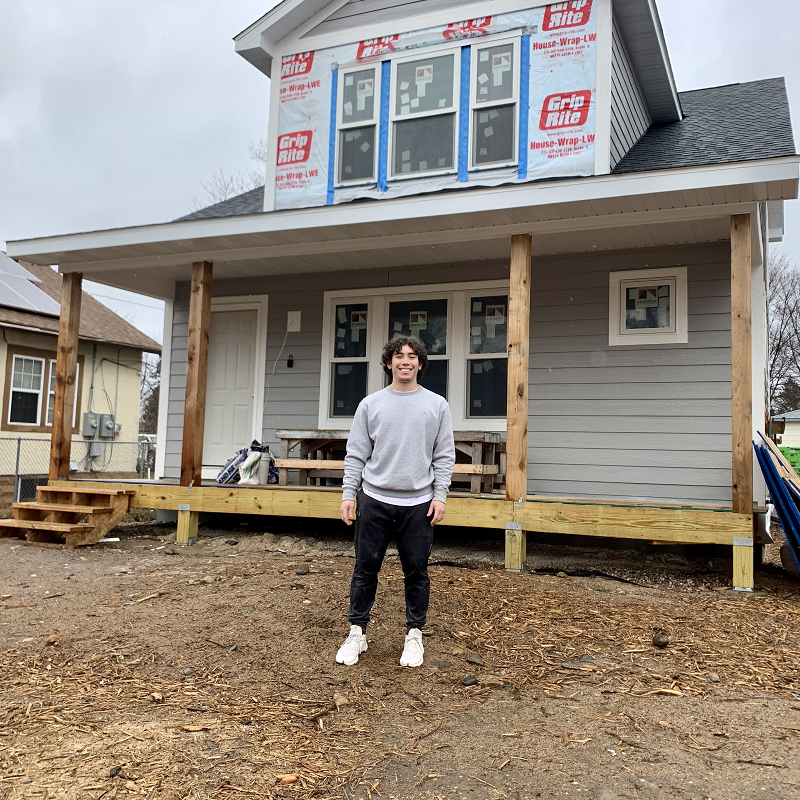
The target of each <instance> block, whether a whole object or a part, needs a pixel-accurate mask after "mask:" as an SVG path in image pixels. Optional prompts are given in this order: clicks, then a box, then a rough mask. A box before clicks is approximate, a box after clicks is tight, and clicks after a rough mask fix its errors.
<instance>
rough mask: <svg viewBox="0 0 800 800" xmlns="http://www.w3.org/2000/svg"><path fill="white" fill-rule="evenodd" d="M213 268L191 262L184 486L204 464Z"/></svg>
mask: <svg viewBox="0 0 800 800" xmlns="http://www.w3.org/2000/svg"><path fill="white" fill-rule="evenodd" d="M212 269H213V265H212V264H211V262H210V261H198V262H196V263H194V264H192V293H191V297H190V300H189V345H188V353H187V360H186V400H185V403H184V410H183V447H182V449H181V486H192V485H194V486H199V485H200V480H201V473H202V468H203V434H204V432H205V419H206V379H207V377H208V328H209V325H210V324H211V273H212Z"/></svg>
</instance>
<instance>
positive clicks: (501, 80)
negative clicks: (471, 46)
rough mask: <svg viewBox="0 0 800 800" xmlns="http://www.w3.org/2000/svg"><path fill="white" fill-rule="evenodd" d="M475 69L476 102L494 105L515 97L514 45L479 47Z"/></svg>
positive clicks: (476, 53)
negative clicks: (499, 101)
mask: <svg viewBox="0 0 800 800" xmlns="http://www.w3.org/2000/svg"><path fill="white" fill-rule="evenodd" d="M474 55H477V64H476V69H475V86H474V88H473V91H474V93H475V102H476V103H478V104H480V103H494V102H496V101H498V100H511V99H512V98H513V97H514V71H515V69H516V65H515V63H514V58H515V53H514V45H513V44H512V43H511V42H507V43H506V44H500V45H497V46H495V47H477V48H475V54H474Z"/></svg>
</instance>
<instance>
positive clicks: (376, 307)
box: [319, 280, 509, 432]
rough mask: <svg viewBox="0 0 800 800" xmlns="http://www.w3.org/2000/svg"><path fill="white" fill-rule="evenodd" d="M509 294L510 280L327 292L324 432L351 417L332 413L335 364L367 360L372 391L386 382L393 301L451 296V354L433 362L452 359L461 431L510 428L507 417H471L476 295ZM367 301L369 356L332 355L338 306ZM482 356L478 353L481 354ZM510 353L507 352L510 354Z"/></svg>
mask: <svg viewBox="0 0 800 800" xmlns="http://www.w3.org/2000/svg"><path fill="white" fill-rule="evenodd" d="M508 292H509V283H508V280H492V281H476V282H470V283H446V284H434V285H432V286H427V285H426V286H398V287H379V288H370V289H346V290H341V291H340V290H336V291H328V292H325V299H324V307H323V315H322V320H323V321H322V324H323V329H322V331H323V332H322V366H321V374H320V394H319V428H321V429H323V430H349V429H350V426H351V424H352V418H351V417H331V416H330V399H331V398H330V392H331V388H332V386H331V364H332V363H334V362H335V361H338V362H339V363H347V362H355V361H367V362H368V364H369V366H368V368H367V394H368V395H369V394H373V393H374V392H377V391H379V390H380V389H382V388H383V387H384V385H385V383H384V377H383V374H384V373H383V368H382V367H381V363H380V360H381V352H382V351H383V346H384V344H386V341H387V339H386V337H387V334H388V331H387V326H388V324H389V304H390V303H392V302H396V301H403V300H407V299H409V296H412V299H415V300H416V299H419V300H432V299H446V300H447V301H448V304H447V317H448V330H447V338H448V342H447V354H446V355H444V356H437V355H436V354H434V355H432V356H429V358H431V360H437V359H447V360H449V362H450V366H449V368H448V395H449V398H448V402H449V403H450V410H451V413H452V416H453V425H454V426H455V429H456V430H476V431H484V430H490V431H499V432H503V431H505V430H506V418H505V417H468V416H467V411H468V409H467V389H468V387H467V359H468V357H469V356H470V353H469V321H470V306H469V301H470V299H471V298H472V297H474V296H477V295H482V294H483V295H485V294H501V293H506V294H507V293H508ZM356 302H362V303H364V302H365V303H367V305H368V311H367V355H366V356H365V357H362V358H347V359H336V360H334V358H333V352H334V341H335V336H334V329H333V323H334V316H335V313H336V306H337V305H342V304H344V303H356ZM476 355H478V354H476ZM481 355H482V357H483V358H484V359H485V358H491V357H496V358H501V357H504V356H502V355H501V354H500V353H496V354H495V353H491V354H481ZM506 357H507V356H506Z"/></svg>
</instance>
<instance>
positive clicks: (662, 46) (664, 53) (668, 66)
mask: <svg viewBox="0 0 800 800" xmlns="http://www.w3.org/2000/svg"><path fill="white" fill-rule="evenodd" d="M647 4H648V6H649V8H650V17H651V18H652V21H653V29H654V31H655V34H656V37H657V39H658V47H659V50H660V51H661V60H662V61H663V62H664V69H665V70H666V71H667V79H668V80H669V87H670V91H671V92H672V97H673V101H674V103H675V111H676V113H677V114H678V119H679V120H681V119H683V109H682V108H681V100H680V97H679V96H678V87H677V86H676V85H675V75H674V73H673V72H672V62H671V61H670V60H669V52H668V50H667V42H666V40H665V39H664V30H663V28H662V27H661V17H659V15H658V8H657V7H656V3H655V0H647Z"/></svg>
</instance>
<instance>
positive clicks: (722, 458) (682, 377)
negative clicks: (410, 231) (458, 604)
mask: <svg viewBox="0 0 800 800" xmlns="http://www.w3.org/2000/svg"><path fill="white" fill-rule="evenodd" d="M664 266H686V267H687V270H688V278H689V282H688V298H689V309H688V311H689V341H688V343H687V344H678V345H649V346H631V345H628V346H624V347H609V345H608V287H609V272H612V271H618V270H630V269H646V268H650V269H656V268H659V267H664ZM729 274H730V250H729V246H728V244H727V243H723V244H720V245H710V246H695V247H674V248H663V249H648V250H645V249H642V250H635V251H628V252H621V253H596V254H582V255H578V256H561V257H549V258H546V259H537V258H534V260H533V264H532V280H531V286H532V287H533V291H532V298H531V326H530V372H529V376H530V381H529V407H528V410H529V419H528V430H529V433H528V461H529V467H528V476H529V483H528V489H529V492H531V493H536V494H554V495H577V496H584V497H609V498H631V499H647V500H679V501H690V502H730V500H731V388H730V371H731V367H730V364H731V359H730V278H729ZM507 276H508V264H507V262H492V263H490V264H486V263H483V264H452V265H436V266H429V267H420V268H412V269H403V268H393V269H391V270H380V271H370V272H350V273H327V274H326V273H322V274H315V275H313V276H302V275H299V276H292V277H275V278H269V277H264V278H252V279H246V280H245V279H242V280H236V281H233V280H229V281H217V282H215V283H214V295H215V296H226V295H227V296H232V295H246V294H267V295H269V320H268V336H267V368H266V374H265V384H266V382H267V381H269V399H268V401H267V402H266V407H265V411H264V421H263V440H264V441H266V442H267V443H269V444H270V445H271V446H273V447H274V446H275V445H276V444H277V442H276V439H275V430H276V429H278V428H316V427H318V419H319V413H318V412H319V390H320V371H321V369H322V368H323V365H322V362H321V357H322V314H323V301H324V292H325V291H328V290H335V289H348V288H365V287H370V286H374V287H375V288H376V289H377V288H385V287H388V286H399V285H415V284H416V285H419V286H420V288H421V289H422V288H426V287H427V286H429V285H431V284H433V283H451V282H457V281H476V280H488V279H493V278H504V277H507ZM296 310H300V311H302V330H301V332H300V333H296V334H291V336H290V338H289V341H288V343H287V346H286V348H285V349H284V350H283V352H282V353H280V350H281V346H282V344H283V341H284V337H285V331H286V313H287V312H288V311H296ZM187 336H188V287H187V286H186V285H185V284H184V285H181V286H179V291H178V293H177V296H176V301H175V312H174V319H173V340H172V348H173V349H172V370H171V374H170V376H169V419H168V432H167V443H166V448H167V449H166V473H167V476H168V477H173V478H176V477H178V475H179V469H180V449H181V437H182V432H181V431H182V429H181V426H182V420H183V402H184V390H185V374H186V344H187ZM279 353H280V359H279V360H277V363H276V359H277V357H278V354H279ZM289 355H292V356H293V362H294V366H293V367H292V368H291V369H289V368H288V367H287V366H286V359H287V357H288V356H289ZM326 368H327V367H326ZM273 369H274V376H272V372H273ZM265 395H266V391H265ZM243 444H246V443H243Z"/></svg>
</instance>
